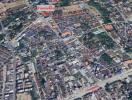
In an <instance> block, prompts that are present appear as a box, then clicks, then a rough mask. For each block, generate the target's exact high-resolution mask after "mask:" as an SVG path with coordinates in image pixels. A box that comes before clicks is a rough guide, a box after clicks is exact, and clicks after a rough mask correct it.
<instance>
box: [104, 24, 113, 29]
mask: <svg viewBox="0 0 132 100" xmlns="http://www.w3.org/2000/svg"><path fill="white" fill-rule="evenodd" d="M104 27H105V29H107V30H112V29H113V26H112V25H111V24H105V25H104Z"/></svg>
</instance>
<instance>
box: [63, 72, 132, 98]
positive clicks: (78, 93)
mask: <svg viewBox="0 0 132 100" xmlns="http://www.w3.org/2000/svg"><path fill="white" fill-rule="evenodd" d="M129 75H132V69H130V70H128V71H125V72H124V73H122V74H119V75H116V76H113V77H112V78H109V79H106V80H103V81H98V82H97V83H96V85H95V86H96V87H95V88H97V89H98V86H99V87H103V88H104V86H105V84H106V83H111V82H113V81H116V80H122V79H124V78H126V77H128V76H129ZM85 88H86V87H85ZM85 88H84V89H81V90H78V91H76V92H74V94H72V95H70V96H68V97H67V98H65V99H64V100H73V99H75V98H78V97H81V96H83V95H84V94H86V93H88V92H89V89H90V88H91V87H89V88H88V89H85ZM91 89H92V88H91Z"/></svg>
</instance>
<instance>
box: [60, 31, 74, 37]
mask: <svg viewBox="0 0 132 100" xmlns="http://www.w3.org/2000/svg"><path fill="white" fill-rule="evenodd" d="M71 34H72V33H71V32H68V31H66V32H63V33H62V36H66V35H71Z"/></svg>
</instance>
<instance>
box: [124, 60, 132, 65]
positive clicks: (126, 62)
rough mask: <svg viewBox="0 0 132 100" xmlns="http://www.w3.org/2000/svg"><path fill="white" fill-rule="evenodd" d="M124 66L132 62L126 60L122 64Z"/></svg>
mask: <svg viewBox="0 0 132 100" xmlns="http://www.w3.org/2000/svg"><path fill="white" fill-rule="evenodd" d="M123 63H124V65H125V66H128V64H130V63H132V60H127V61H124V62H123Z"/></svg>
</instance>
